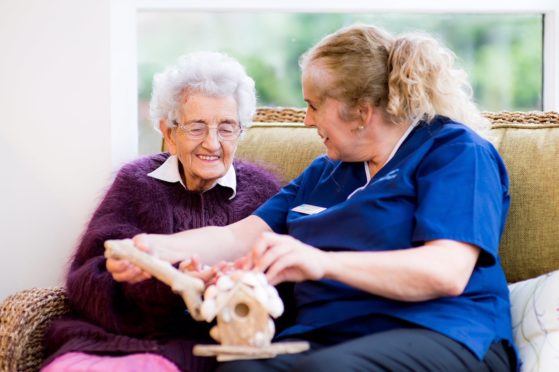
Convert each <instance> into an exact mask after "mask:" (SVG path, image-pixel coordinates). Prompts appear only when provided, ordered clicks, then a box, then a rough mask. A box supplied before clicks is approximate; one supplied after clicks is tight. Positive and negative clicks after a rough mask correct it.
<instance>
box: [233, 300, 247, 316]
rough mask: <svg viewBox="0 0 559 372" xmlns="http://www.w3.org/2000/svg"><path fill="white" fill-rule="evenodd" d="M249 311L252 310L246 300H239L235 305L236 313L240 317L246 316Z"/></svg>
mask: <svg viewBox="0 0 559 372" xmlns="http://www.w3.org/2000/svg"><path fill="white" fill-rule="evenodd" d="M249 312H250V308H249V307H248V305H247V304H245V303H244V302H239V303H238V304H237V305H236V306H235V315H237V316H238V317H239V318H244V317H246V316H247V315H248V313H249Z"/></svg>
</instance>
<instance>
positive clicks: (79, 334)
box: [46, 153, 279, 370]
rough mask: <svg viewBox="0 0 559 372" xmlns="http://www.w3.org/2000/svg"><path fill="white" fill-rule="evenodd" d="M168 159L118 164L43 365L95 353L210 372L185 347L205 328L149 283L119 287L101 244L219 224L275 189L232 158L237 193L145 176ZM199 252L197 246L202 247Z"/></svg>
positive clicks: (201, 338)
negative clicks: (147, 357)
mask: <svg viewBox="0 0 559 372" xmlns="http://www.w3.org/2000/svg"><path fill="white" fill-rule="evenodd" d="M168 157H169V154H166V153H163V154H157V155H154V156H150V157H146V158H142V159H140V160H137V161H135V162H132V163H130V164H128V165H126V166H124V167H123V168H122V169H121V170H120V172H119V173H118V175H117V177H116V179H115V181H114V183H113V184H112V186H111V187H110V189H109V190H108V192H107V193H106V195H105V197H104V198H103V200H102V202H101V204H100V205H99V207H98V208H97V210H96V211H95V213H94V214H93V217H92V218H91V221H90V222H89V225H88V227H87V229H86V231H85V233H84V235H83V237H82V239H81V242H80V244H79V246H78V248H77V251H76V253H75V256H74V257H73V261H72V263H71V266H70V269H69V272H68V276H67V279H66V290H67V294H68V298H69V301H70V305H71V308H72V309H73V315H72V316H69V317H65V318H63V319H60V320H56V321H55V322H53V324H52V325H51V327H50V328H49V329H48V331H47V334H46V345H47V353H49V354H51V355H50V357H49V358H48V359H47V361H46V363H49V362H50V361H52V360H53V358H55V357H56V356H59V355H61V354H63V353H66V352H69V351H82V352H87V353H92V354H101V355H124V354H130V353H140V352H150V353H155V354H159V355H162V356H164V357H166V358H167V359H169V360H171V361H172V362H173V363H175V364H176V365H177V366H178V367H179V368H180V369H182V370H211V369H212V368H213V367H214V363H215V362H214V361H213V358H196V357H193V356H192V354H191V350H192V346H193V345H194V344H196V343H199V342H205V343H208V342H211V340H210V339H209V336H208V332H209V325H207V324H204V323H198V322H195V321H193V320H192V318H191V317H190V316H189V315H188V314H187V313H186V312H185V308H186V307H185V304H184V302H183V300H182V299H181V297H180V296H178V295H176V294H174V293H173V292H172V291H171V289H170V288H169V287H168V286H167V285H165V284H163V283H161V282H159V281H158V280H156V279H150V280H146V281H143V282H140V283H137V284H128V283H118V282H116V281H114V280H113V279H112V276H111V275H110V273H108V272H107V270H106V268H105V258H104V256H103V254H104V248H103V242H104V241H105V240H107V239H123V238H130V237H132V236H134V235H136V234H139V233H141V232H147V233H157V234H171V233H175V232H179V231H184V230H188V229H193V228H198V227H203V226H210V225H214V226H224V225H227V224H230V223H233V222H235V221H238V220H240V219H242V218H244V217H247V216H249V215H250V214H251V213H252V212H253V211H254V210H255V209H256V208H257V207H258V206H259V205H260V204H262V203H263V202H264V201H265V200H267V199H268V198H269V197H271V196H272V195H274V194H275V193H276V192H277V191H278V189H279V183H278V181H277V179H276V178H275V177H274V176H273V175H272V174H270V173H268V172H267V171H265V170H263V169H262V168H259V167H257V166H255V165H252V164H249V163H245V162H241V161H235V162H234V163H233V166H234V167H235V171H236V174H237V195H236V196H235V198H233V199H231V200H229V197H230V196H231V192H232V191H231V189H228V188H225V187H222V186H220V185H216V186H215V187H214V188H212V189H210V190H208V191H206V192H204V193H199V192H193V191H188V190H185V189H184V187H183V186H182V185H181V184H180V183H168V182H164V181H160V180H157V179H154V178H152V177H149V176H147V174H148V173H150V172H151V171H153V170H155V169H156V168H157V167H159V166H160V165H161V164H163V162H164V161H165V160H166V159H167V158H168ZM203 248H204V247H200V249H203Z"/></svg>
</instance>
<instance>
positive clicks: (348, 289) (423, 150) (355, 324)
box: [128, 26, 517, 371]
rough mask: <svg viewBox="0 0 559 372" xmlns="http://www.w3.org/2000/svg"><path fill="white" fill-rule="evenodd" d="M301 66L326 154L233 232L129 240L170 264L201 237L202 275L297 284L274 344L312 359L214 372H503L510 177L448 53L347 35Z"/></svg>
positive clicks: (377, 36) (362, 32)
mask: <svg viewBox="0 0 559 372" xmlns="http://www.w3.org/2000/svg"><path fill="white" fill-rule="evenodd" d="M301 68H302V82H303V95H304V99H305V101H306V102H307V105H308V108H307V113H306V117H305V124H306V125H307V126H310V127H314V128H316V129H317V132H318V134H319V135H320V137H321V138H322V139H323V140H324V145H325V146H326V149H327V156H322V157H319V158H318V159H316V160H315V161H314V162H313V163H312V164H311V165H310V166H309V167H308V168H307V169H306V170H305V171H304V172H303V173H302V174H301V175H300V176H299V177H298V178H296V179H295V180H293V181H292V182H291V183H290V184H289V185H287V186H285V187H284V188H283V189H282V190H280V192H279V193H278V194H277V195H276V196H274V197H273V198H271V199H270V200H268V201H267V202H266V203H265V204H263V205H262V206H261V207H260V208H259V209H257V210H256V211H255V213H254V214H253V215H251V216H250V217H247V218H245V219H243V220H241V221H239V222H237V223H235V224H233V225H231V226H227V227H220V228H210V229H201V230H192V231H189V232H185V233H179V234H176V235H173V236H161V235H155V236H154V235H140V236H137V237H136V238H135V239H136V244H137V245H144V246H148V247H149V248H150V249H151V250H152V251H156V252H157V254H158V255H159V256H160V257H167V259H169V260H170V261H174V260H179V259H183V258H185V257H189V256H190V255H192V253H194V252H193V251H192V249H193V248H194V247H196V246H198V245H199V242H200V241H202V240H203V241H207V239H206V237H207V236H208V234H211V236H212V240H211V241H212V244H215V247H212V249H208V250H207V252H212V253H213V254H212V255H206V256H205V257H204V258H203V259H204V260H206V261H207V262H212V261H215V260H216V259H219V258H234V257H233V255H237V256H240V255H243V254H245V255H246V254H249V253H250V254H249V258H251V260H250V262H249V264H250V266H249V267H252V268H253V269H255V270H260V271H263V272H265V273H266V275H267V277H268V279H269V280H270V282H271V283H273V284H276V283H280V282H283V281H291V282H296V284H295V296H296V305H297V319H296V321H295V323H294V324H293V325H292V326H291V327H289V328H287V329H286V330H284V331H283V332H281V333H280V334H279V335H278V336H277V339H278V340H281V339H303V340H307V341H309V342H311V345H312V348H311V350H310V351H309V352H306V353H302V354H297V355H284V356H279V357H277V358H275V359H271V360H264V361H262V360H259V361H237V362H231V363H228V364H225V365H223V366H221V370H222V371H252V370H268V369H269V370H285V371H326V370H329V371H349V370H360V371H376V370H379V371H380V370H382V371H401V370H406V371H432V370H441V371H463V370H475V371H478V370H479V371H482V370H483V371H485V370H491V371H510V370H514V369H515V368H516V365H517V361H516V353H515V349H514V345H513V341H512V331H511V319H510V316H509V313H510V312H509V307H510V304H509V299H508V290H507V283H506V280H505V276H504V273H503V270H502V267H501V263H500V260H499V256H498V247H499V240H500V238H501V234H502V231H503V228H504V225H505V220H506V216H507V213H508V208H509V190H508V176H507V171H506V169H505V165H504V163H503V161H502V159H501V157H500V156H499V154H498V153H497V151H496V150H495V148H494V147H493V146H492V145H491V144H490V143H489V142H487V141H486V140H485V139H483V138H482V137H481V136H480V135H479V134H478V133H477V132H476V131H475V130H473V129H472V127H476V128H480V127H483V126H484V125H485V121H484V120H483V118H482V117H481V115H480V113H479V111H478V109H477V108H476V107H475V105H474V104H473V103H472V101H471V97H470V90H469V88H468V87H469V85H468V84H467V81H466V80H465V74H464V73H463V72H461V71H460V70H458V69H456V68H455V67H454V66H453V54H452V53H451V52H450V51H449V50H448V49H446V48H444V47H443V46H441V45H440V44H439V43H438V42H437V41H435V40H434V39H433V38H431V37H427V36H421V35H407V36H401V37H393V36H392V35H390V34H388V33H386V32H384V31H382V30H380V29H378V28H376V27H372V26H353V27H349V28H345V29H342V30H339V31H338V32H336V33H334V34H332V35H329V36H327V37H325V38H324V39H323V40H322V41H320V42H319V43H318V44H317V45H316V46H314V47H313V48H312V49H311V50H310V51H309V52H308V53H307V54H306V55H305V56H303V58H302V60H301ZM213 248H215V250H214V249H213ZM218 248H219V249H220V250H219V252H221V254H220V255H219V257H218V256H216V254H215V252H216V251H217V249H218ZM179 251H180V252H181V253H180V254H178V253H177V252H179ZM134 276H135V274H134V273H133V272H131V273H130V275H129V278H128V279H129V280H133V279H134Z"/></svg>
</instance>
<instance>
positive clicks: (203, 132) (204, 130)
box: [173, 120, 241, 141]
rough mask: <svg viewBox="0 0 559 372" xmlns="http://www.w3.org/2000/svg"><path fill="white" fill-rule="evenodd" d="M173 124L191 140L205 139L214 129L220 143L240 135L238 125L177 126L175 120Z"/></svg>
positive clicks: (200, 124) (195, 124) (202, 124)
mask: <svg viewBox="0 0 559 372" xmlns="http://www.w3.org/2000/svg"><path fill="white" fill-rule="evenodd" d="M173 123H174V124H175V125H176V126H177V127H178V129H180V130H181V131H183V132H184V133H185V134H186V135H187V136H188V138H190V139H193V140H200V139H203V138H206V136H207V135H208V133H209V132H210V128H211V129H216V131H217V138H218V139H219V140H220V141H233V140H236V139H237V137H239V135H240V134H241V127H240V126H239V124H236V123H235V124H233V123H220V124H218V125H214V126H210V125H208V124H206V123H188V124H179V123H177V122H176V121H175V120H173Z"/></svg>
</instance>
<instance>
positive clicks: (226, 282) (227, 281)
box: [216, 275, 234, 291]
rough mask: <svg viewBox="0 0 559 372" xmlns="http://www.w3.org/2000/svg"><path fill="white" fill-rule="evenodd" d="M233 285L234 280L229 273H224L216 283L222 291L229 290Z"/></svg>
mask: <svg viewBox="0 0 559 372" xmlns="http://www.w3.org/2000/svg"><path fill="white" fill-rule="evenodd" d="M233 285H234V283H233V281H232V280H231V278H230V277H229V276H227V275H223V276H222V277H221V278H219V279H218V280H217V283H216V286H217V289H219V290H220V291H228V290H230V289H231V288H233Z"/></svg>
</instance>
